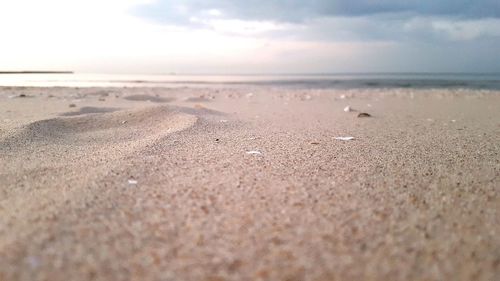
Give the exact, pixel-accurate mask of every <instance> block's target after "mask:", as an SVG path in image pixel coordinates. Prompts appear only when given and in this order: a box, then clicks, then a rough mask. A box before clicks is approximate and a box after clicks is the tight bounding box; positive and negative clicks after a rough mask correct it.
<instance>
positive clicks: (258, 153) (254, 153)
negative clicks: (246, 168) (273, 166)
mask: <svg viewBox="0 0 500 281" xmlns="http://www.w3.org/2000/svg"><path fill="white" fill-rule="evenodd" d="M247 154H251V155H262V152H260V151H257V150H250V151H247Z"/></svg>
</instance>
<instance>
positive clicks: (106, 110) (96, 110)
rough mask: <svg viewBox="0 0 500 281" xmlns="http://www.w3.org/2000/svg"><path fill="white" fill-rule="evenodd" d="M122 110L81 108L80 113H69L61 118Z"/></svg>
mask: <svg viewBox="0 0 500 281" xmlns="http://www.w3.org/2000/svg"><path fill="white" fill-rule="evenodd" d="M118 110H120V109H119V108H112V107H93V106H85V107H82V108H80V110H78V111H69V112H65V113H63V114H61V116H78V115H85V114H92V113H106V112H113V111H118Z"/></svg>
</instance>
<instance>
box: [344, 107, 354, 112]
mask: <svg viewBox="0 0 500 281" xmlns="http://www.w3.org/2000/svg"><path fill="white" fill-rule="evenodd" d="M351 111H353V110H352V108H351V107H350V106H346V107H344V112H351Z"/></svg>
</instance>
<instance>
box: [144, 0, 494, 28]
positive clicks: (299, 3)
mask: <svg viewBox="0 0 500 281" xmlns="http://www.w3.org/2000/svg"><path fill="white" fill-rule="evenodd" d="M213 9H216V10H218V11H220V12H221V13H222V16H223V17H224V18H233V19H234V18H236V19H242V20H269V21H276V22H302V21H306V20H311V19H315V18H322V17H337V16H347V17H350V16H371V15H377V14H384V13H405V14H412V15H420V16H447V17H456V18H469V19H478V18H500V1H498V0H439V1H438V0H406V1H402V0H343V1H335V0H310V1H303V0H244V1H236V0H184V1H178V0H177V1H176V0H159V1H157V2H156V3H153V4H148V5H143V6H140V7H138V8H137V9H136V10H135V11H134V13H135V14H136V15H139V16H142V17H145V18H148V19H151V20H156V21H161V22H165V23H173V24H188V23H190V21H189V19H190V18H191V17H200V16H206V15H207V12H208V11H210V10H213Z"/></svg>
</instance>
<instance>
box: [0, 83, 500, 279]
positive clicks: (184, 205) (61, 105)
mask: <svg viewBox="0 0 500 281" xmlns="http://www.w3.org/2000/svg"><path fill="white" fill-rule="evenodd" d="M347 106H349V107H350V109H351V111H349V112H346V111H345V110H344V109H345V108H346V107H347ZM499 108H500V92H498V91H481V90H459V89H455V90H452V89H440V90H433V89H360V90H354V89H352V90H341V89H323V90H320V89H318V90H304V89H298V88H286V87H272V86H245V85H232V86H224V85H214V86H211V85H207V86H206V87H204V86H203V87H194V88H193V87H178V88H64V87H58V88H57V87H56V88H21V87H3V88H0V280H2V281H3V280H5V281H10V280H51V281H58V280H61V281H63V280H212V281H215V280H217V281H218V280H317V281H319V280H498V278H499V276H500V189H499V188H500V110H499ZM360 113H368V114H369V115H371V117H358V115H359V114H360ZM339 137H353V139H348V140H347V139H344V140H343V139H338V138H339Z"/></svg>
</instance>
